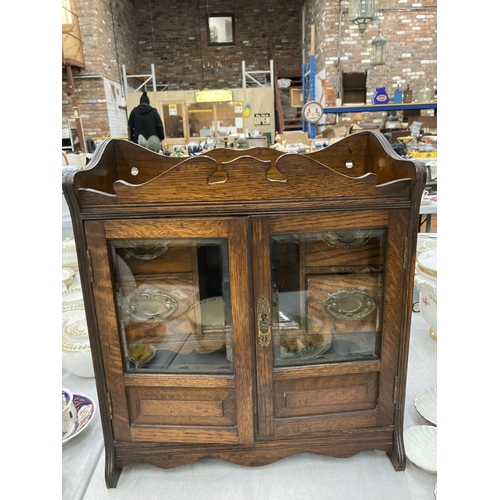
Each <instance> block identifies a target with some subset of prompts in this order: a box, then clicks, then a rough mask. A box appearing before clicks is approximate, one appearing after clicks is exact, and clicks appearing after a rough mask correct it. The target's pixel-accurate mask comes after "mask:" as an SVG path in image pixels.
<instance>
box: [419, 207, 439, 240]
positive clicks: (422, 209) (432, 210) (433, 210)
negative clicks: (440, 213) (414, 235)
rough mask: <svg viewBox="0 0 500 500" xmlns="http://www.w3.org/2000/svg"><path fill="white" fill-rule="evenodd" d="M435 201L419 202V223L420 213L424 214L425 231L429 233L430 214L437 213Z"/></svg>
mask: <svg viewBox="0 0 500 500" xmlns="http://www.w3.org/2000/svg"><path fill="white" fill-rule="evenodd" d="M437 206H438V204H437V201H431V202H430V203H427V204H425V205H424V204H421V205H420V221H421V222H420V225H422V223H423V222H422V215H425V216H426V217H425V232H426V233H430V232H431V222H432V215H433V214H437Z"/></svg>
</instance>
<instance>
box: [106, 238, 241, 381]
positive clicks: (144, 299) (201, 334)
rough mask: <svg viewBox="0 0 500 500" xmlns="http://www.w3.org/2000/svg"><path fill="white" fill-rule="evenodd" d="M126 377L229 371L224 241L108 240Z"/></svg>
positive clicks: (227, 286) (229, 332) (226, 253)
mask: <svg viewBox="0 0 500 500" xmlns="http://www.w3.org/2000/svg"><path fill="white" fill-rule="evenodd" d="M110 246H111V255H112V259H113V270H114V276H113V282H114V286H115V297H116V308H117V311H118V321H119V325H118V326H119V331H120V335H121V344H122V354H123V363H124V365H125V367H126V371H127V372H141V373H206V374H217V373H220V374H228V373H232V372H233V363H232V328H231V305H230V290H229V275H228V249H227V240H226V239H225V238H183V239H179V238H178V239H120V240H110Z"/></svg>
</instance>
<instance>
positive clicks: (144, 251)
mask: <svg viewBox="0 0 500 500" xmlns="http://www.w3.org/2000/svg"><path fill="white" fill-rule="evenodd" d="M169 243H170V241H165V242H162V241H161V240H152V241H150V242H149V244H148V245H139V244H137V245H135V246H132V247H127V248H126V249H125V252H126V253H127V257H135V258H136V259H140V260H152V259H156V258H157V257H159V256H160V255H163V254H164V253H165V252H166V251H167V250H168V244H169Z"/></svg>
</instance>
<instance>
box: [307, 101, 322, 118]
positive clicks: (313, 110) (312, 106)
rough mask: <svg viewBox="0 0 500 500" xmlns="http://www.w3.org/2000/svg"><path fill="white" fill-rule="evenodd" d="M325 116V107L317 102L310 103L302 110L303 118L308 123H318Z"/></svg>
mask: <svg viewBox="0 0 500 500" xmlns="http://www.w3.org/2000/svg"><path fill="white" fill-rule="evenodd" d="M322 116H323V106H321V104H320V103H319V102H317V101H309V102H306V103H305V104H304V107H303V108H302V117H303V118H304V120H305V121H306V122H308V123H317V122H319V120H320V119H321V117H322Z"/></svg>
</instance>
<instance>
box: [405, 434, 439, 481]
mask: <svg viewBox="0 0 500 500" xmlns="http://www.w3.org/2000/svg"><path fill="white" fill-rule="evenodd" d="M404 442H405V448H406V456H407V457H408V459H409V460H411V461H412V462H413V463H414V464H415V465H416V466H417V467H420V468H421V469H423V470H425V471H426V472H429V473H430V474H437V427H434V426H432V425H415V426H413V427H410V428H409V429H407V430H406V431H405V433H404Z"/></svg>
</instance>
